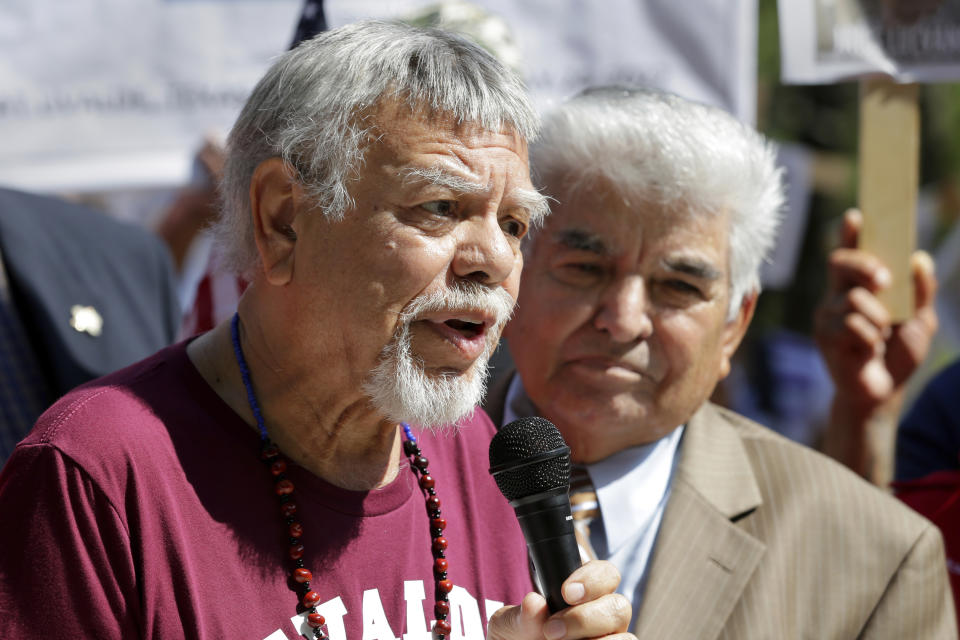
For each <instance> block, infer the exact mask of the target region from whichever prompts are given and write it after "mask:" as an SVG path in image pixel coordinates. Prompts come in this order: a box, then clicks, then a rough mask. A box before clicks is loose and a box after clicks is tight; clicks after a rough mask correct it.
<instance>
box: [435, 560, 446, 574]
mask: <svg viewBox="0 0 960 640" xmlns="http://www.w3.org/2000/svg"><path fill="white" fill-rule="evenodd" d="M448 567H449V564H448V563H447V559H446V558H437V559H436V560H434V561H433V572H434V573H436V574H438V575H439V574H441V573H443V572H444V571H446V570H447V568H448Z"/></svg>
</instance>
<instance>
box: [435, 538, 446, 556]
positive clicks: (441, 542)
mask: <svg viewBox="0 0 960 640" xmlns="http://www.w3.org/2000/svg"><path fill="white" fill-rule="evenodd" d="M446 548H447V539H446V538H444V537H443V536H439V537H436V538H434V539H433V550H434V551H438V552H439V551H443V550H444V549H446Z"/></svg>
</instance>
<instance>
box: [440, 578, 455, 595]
mask: <svg viewBox="0 0 960 640" xmlns="http://www.w3.org/2000/svg"><path fill="white" fill-rule="evenodd" d="M437 588H438V589H440V591H441V592H443V593H450V592H451V591H452V590H453V583H452V582H450V581H449V580H441V581H440V582H438V583H437Z"/></svg>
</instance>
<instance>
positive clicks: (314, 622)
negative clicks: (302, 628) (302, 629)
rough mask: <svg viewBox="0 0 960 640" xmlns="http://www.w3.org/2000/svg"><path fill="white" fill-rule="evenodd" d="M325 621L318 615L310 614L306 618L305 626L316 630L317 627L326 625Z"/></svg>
mask: <svg viewBox="0 0 960 640" xmlns="http://www.w3.org/2000/svg"><path fill="white" fill-rule="evenodd" d="M326 622H327V621H326V620H325V619H324V617H323V616H322V615H320V614H319V613H311V614H310V615H308V616H307V624H308V625H310V626H311V627H313V628H314V629H316V628H317V627H322V626H323V625H324V624H326Z"/></svg>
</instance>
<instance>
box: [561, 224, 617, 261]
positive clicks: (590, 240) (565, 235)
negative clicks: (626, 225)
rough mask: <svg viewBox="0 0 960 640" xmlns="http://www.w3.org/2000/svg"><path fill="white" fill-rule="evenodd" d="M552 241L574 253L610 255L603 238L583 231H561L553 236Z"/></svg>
mask: <svg viewBox="0 0 960 640" xmlns="http://www.w3.org/2000/svg"><path fill="white" fill-rule="evenodd" d="M553 241H554V242H556V243H557V244H559V245H561V246H563V247H566V248H567V249H573V250H574V251H588V252H590V253H595V254H597V255H600V256H606V255H609V254H610V248H609V247H608V246H607V243H606V242H604V241H603V238H601V237H600V236H599V235H597V234H595V233H591V232H589V231H584V230H583V229H563V230H561V231H558V232H557V233H555V234H554V235H553Z"/></svg>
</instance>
